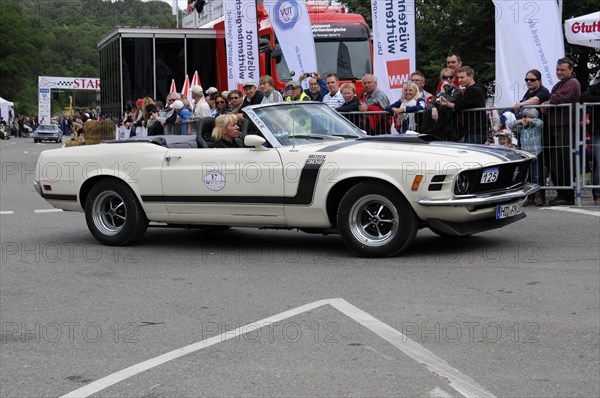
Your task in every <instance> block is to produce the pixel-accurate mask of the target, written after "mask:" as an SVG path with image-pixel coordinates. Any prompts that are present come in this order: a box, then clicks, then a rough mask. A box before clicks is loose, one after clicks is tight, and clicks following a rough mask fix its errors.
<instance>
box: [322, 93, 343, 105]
mask: <svg viewBox="0 0 600 398" xmlns="http://www.w3.org/2000/svg"><path fill="white" fill-rule="evenodd" d="M323 102H324V103H326V104H327V105H329V106H330V107H331V108H333V109H336V108H339V107H340V106H342V105H344V102H345V101H344V96H343V95H342V90H338V91H337V93H335V95H333V96H332V95H331V93H327V94H325V96H324V97H323Z"/></svg>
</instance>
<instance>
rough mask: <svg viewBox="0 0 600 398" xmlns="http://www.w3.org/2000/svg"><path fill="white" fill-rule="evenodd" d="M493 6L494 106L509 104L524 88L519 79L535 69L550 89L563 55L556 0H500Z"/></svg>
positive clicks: (518, 96) (519, 95)
mask: <svg viewBox="0 0 600 398" xmlns="http://www.w3.org/2000/svg"><path fill="white" fill-rule="evenodd" d="M492 1H493V2H494V5H495V6H496V95H495V98H494V105H495V106H499V107H500V106H502V107H512V106H513V105H514V104H516V103H517V102H519V101H520V100H521V98H523V95H525V93H526V92H527V86H526V85H525V82H524V81H523V79H524V78H525V74H526V73H527V71H529V70H531V69H537V70H539V71H540V72H541V74H542V84H543V85H544V86H545V87H546V88H547V89H548V90H551V89H552V87H553V86H554V85H555V84H556V83H557V82H558V78H557V77H556V61H557V60H558V59H559V58H562V57H564V56H565V47H564V44H563V43H564V42H563V33H562V24H561V18H560V14H559V11H558V4H557V2H556V0H543V1H500V0H492Z"/></svg>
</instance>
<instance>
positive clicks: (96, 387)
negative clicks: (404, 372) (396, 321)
mask: <svg viewBox="0 0 600 398" xmlns="http://www.w3.org/2000/svg"><path fill="white" fill-rule="evenodd" d="M327 304H329V305H331V306H332V307H334V308H335V309H337V310H338V311H340V312H342V313H343V314H345V315H346V316H348V317H350V318H351V319H353V320H354V321H356V322H358V323H360V324H361V325H363V326H365V327H366V328H367V329H370V330H371V331H373V332H375V333H376V334H377V335H379V336H380V337H382V338H383V339H385V340H387V341H388V342H390V343H391V344H392V345H394V346H395V347H396V348H398V349H400V350H401V351H402V352H404V353H405V354H406V355H408V356H409V357H411V358H413V359H414V360H416V361H417V362H419V363H421V364H424V365H425V366H426V367H427V368H428V369H429V370H430V371H432V372H434V373H436V374H438V375H439V376H442V377H444V378H446V379H448V380H449V381H450V386H451V387H452V388H454V389H455V390H456V391H458V392H459V393H460V394H462V395H463V396H465V397H490V398H493V397H494V395H492V393H490V392H489V391H487V390H486V389H485V388H483V387H481V386H479V385H478V384H477V383H475V382H474V381H473V380H471V379H470V378H469V377H467V376H466V375H464V374H462V373H460V372H459V371H458V370H456V369H454V368H452V367H451V366H450V365H448V364H447V363H446V362H445V361H444V360H442V359H441V358H439V357H438V356H436V355H435V354H434V353H432V352H431V351H429V350H427V349H426V348H424V347H422V346H421V345H419V344H417V343H416V342H414V341H412V340H411V339H409V338H408V337H406V336H404V335H403V334H402V333H400V332H398V331H397V330H395V329H393V328H392V327H390V326H388V325H386V324H385V323H383V322H381V321H380V320H378V319H376V318H374V317H373V316H371V315H369V314H367V313H366V312H364V311H362V310H361V309H359V308H357V307H355V306H353V305H352V304H350V303H348V302H347V301H346V300H344V299H340V298H337V299H328V300H319V301H315V302H314V303H310V304H305V305H303V306H300V307H297V308H294V309H291V310H288V311H285V312H282V313H280V314H277V315H273V316H271V317H269V318H265V319H262V320H260V321H257V322H254V323H251V324H248V325H244V326H242V327H239V328H237V329H234V330H232V331H228V332H225V333H222V334H220V335H218V336H214V337H211V338H209V339H206V340H202V341H199V342H197V343H193V344H190V345H188V346H185V347H182V348H179V349H177V350H173V351H171V352H167V353H165V354H162V355H159V356H157V357H154V358H152V359H149V360H147V361H144V362H140V363H138V364H136V365H133V366H130V367H128V368H125V369H122V370H119V371H117V372H115V373H113V374H110V375H108V376H106V377H103V378H101V379H98V380H96V381H94V382H92V383H90V384H88V385H86V386H83V387H81V388H78V389H77V390H74V391H71V392H70V393H68V394H65V395H63V396H62V397H61V398H75V397H79V398H85V397H89V396H90V395H92V394H95V393H97V392H98V391H101V390H103V389H105V388H107V387H110V386H113V385H115V384H117V383H118V382H120V381H123V380H125V379H128V378H130V377H132V376H135V375H137V374H139V373H142V372H144V371H146V370H148V369H152V368H154V367H156V366H159V365H162V364H164V363H166V362H169V361H172V360H174V359H177V358H180V357H182V356H184V355H187V354H191V353H193V352H196V351H199V350H201V349H203V348H207V347H210V346H212V345H215V344H217V343H221V342H223V341H227V340H229V339H232V338H238V337H239V336H241V335H243V334H245V333H248V332H251V331H254V330H256V329H257V328H262V327H265V326H269V325H271V324H274V323H277V322H281V321H283V320H284V319H287V318H291V317H293V316H296V315H299V314H302V313H304V312H306V311H310V310H313V309H315V308H319V307H322V306H324V305H327ZM432 391H433V390H432Z"/></svg>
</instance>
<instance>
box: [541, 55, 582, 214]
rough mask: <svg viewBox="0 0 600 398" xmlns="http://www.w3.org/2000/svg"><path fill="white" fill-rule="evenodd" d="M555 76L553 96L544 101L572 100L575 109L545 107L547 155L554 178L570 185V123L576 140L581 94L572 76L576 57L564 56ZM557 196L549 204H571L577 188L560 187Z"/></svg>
mask: <svg viewBox="0 0 600 398" xmlns="http://www.w3.org/2000/svg"><path fill="white" fill-rule="evenodd" d="M556 77H558V79H559V80H560V81H559V82H558V83H556V84H555V85H554V87H553V88H552V91H551V92H550V100H549V101H546V102H544V104H553V105H559V104H571V105H572V109H571V112H569V108H567V107H558V108H543V109H544V110H547V115H548V117H547V119H548V131H549V133H550V137H549V138H550V147H551V148H552V154H551V156H549V157H548V158H549V159H550V161H551V164H550V175H551V176H552V182H554V185H556V186H558V187H565V186H571V181H572V178H573V176H572V174H571V164H570V157H571V133H570V127H573V129H572V131H573V137H572V140H573V142H575V138H576V137H575V135H574V134H575V126H574V125H573V120H575V119H574V116H575V103H576V102H577V101H579V96H580V95H581V86H580V85H579V82H578V81H577V79H576V78H575V76H573V61H572V60H571V59H569V58H566V57H565V58H561V59H559V60H558V61H557V62H556ZM557 192H558V193H557V196H556V198H555V199H553V200H551V201H550V202H549V203H550V206H568V205H573V204H575V200H574V199H575V192H574V191H573V189H572V188H569V189H559V190H557Z"/></svg>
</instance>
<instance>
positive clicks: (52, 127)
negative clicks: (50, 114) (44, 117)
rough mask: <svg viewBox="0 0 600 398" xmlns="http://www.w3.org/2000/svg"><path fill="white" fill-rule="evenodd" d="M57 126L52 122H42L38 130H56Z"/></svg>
mask: <svg viewBox="0 0 600 398" xmlns="http://www.w3.org/2000/svg"><path fill="white" fill-rule="evenodd" d="M56 127H57V126H53V125H51V124H42V125H40V127H38V131H55V130H56Z"/></svg>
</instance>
